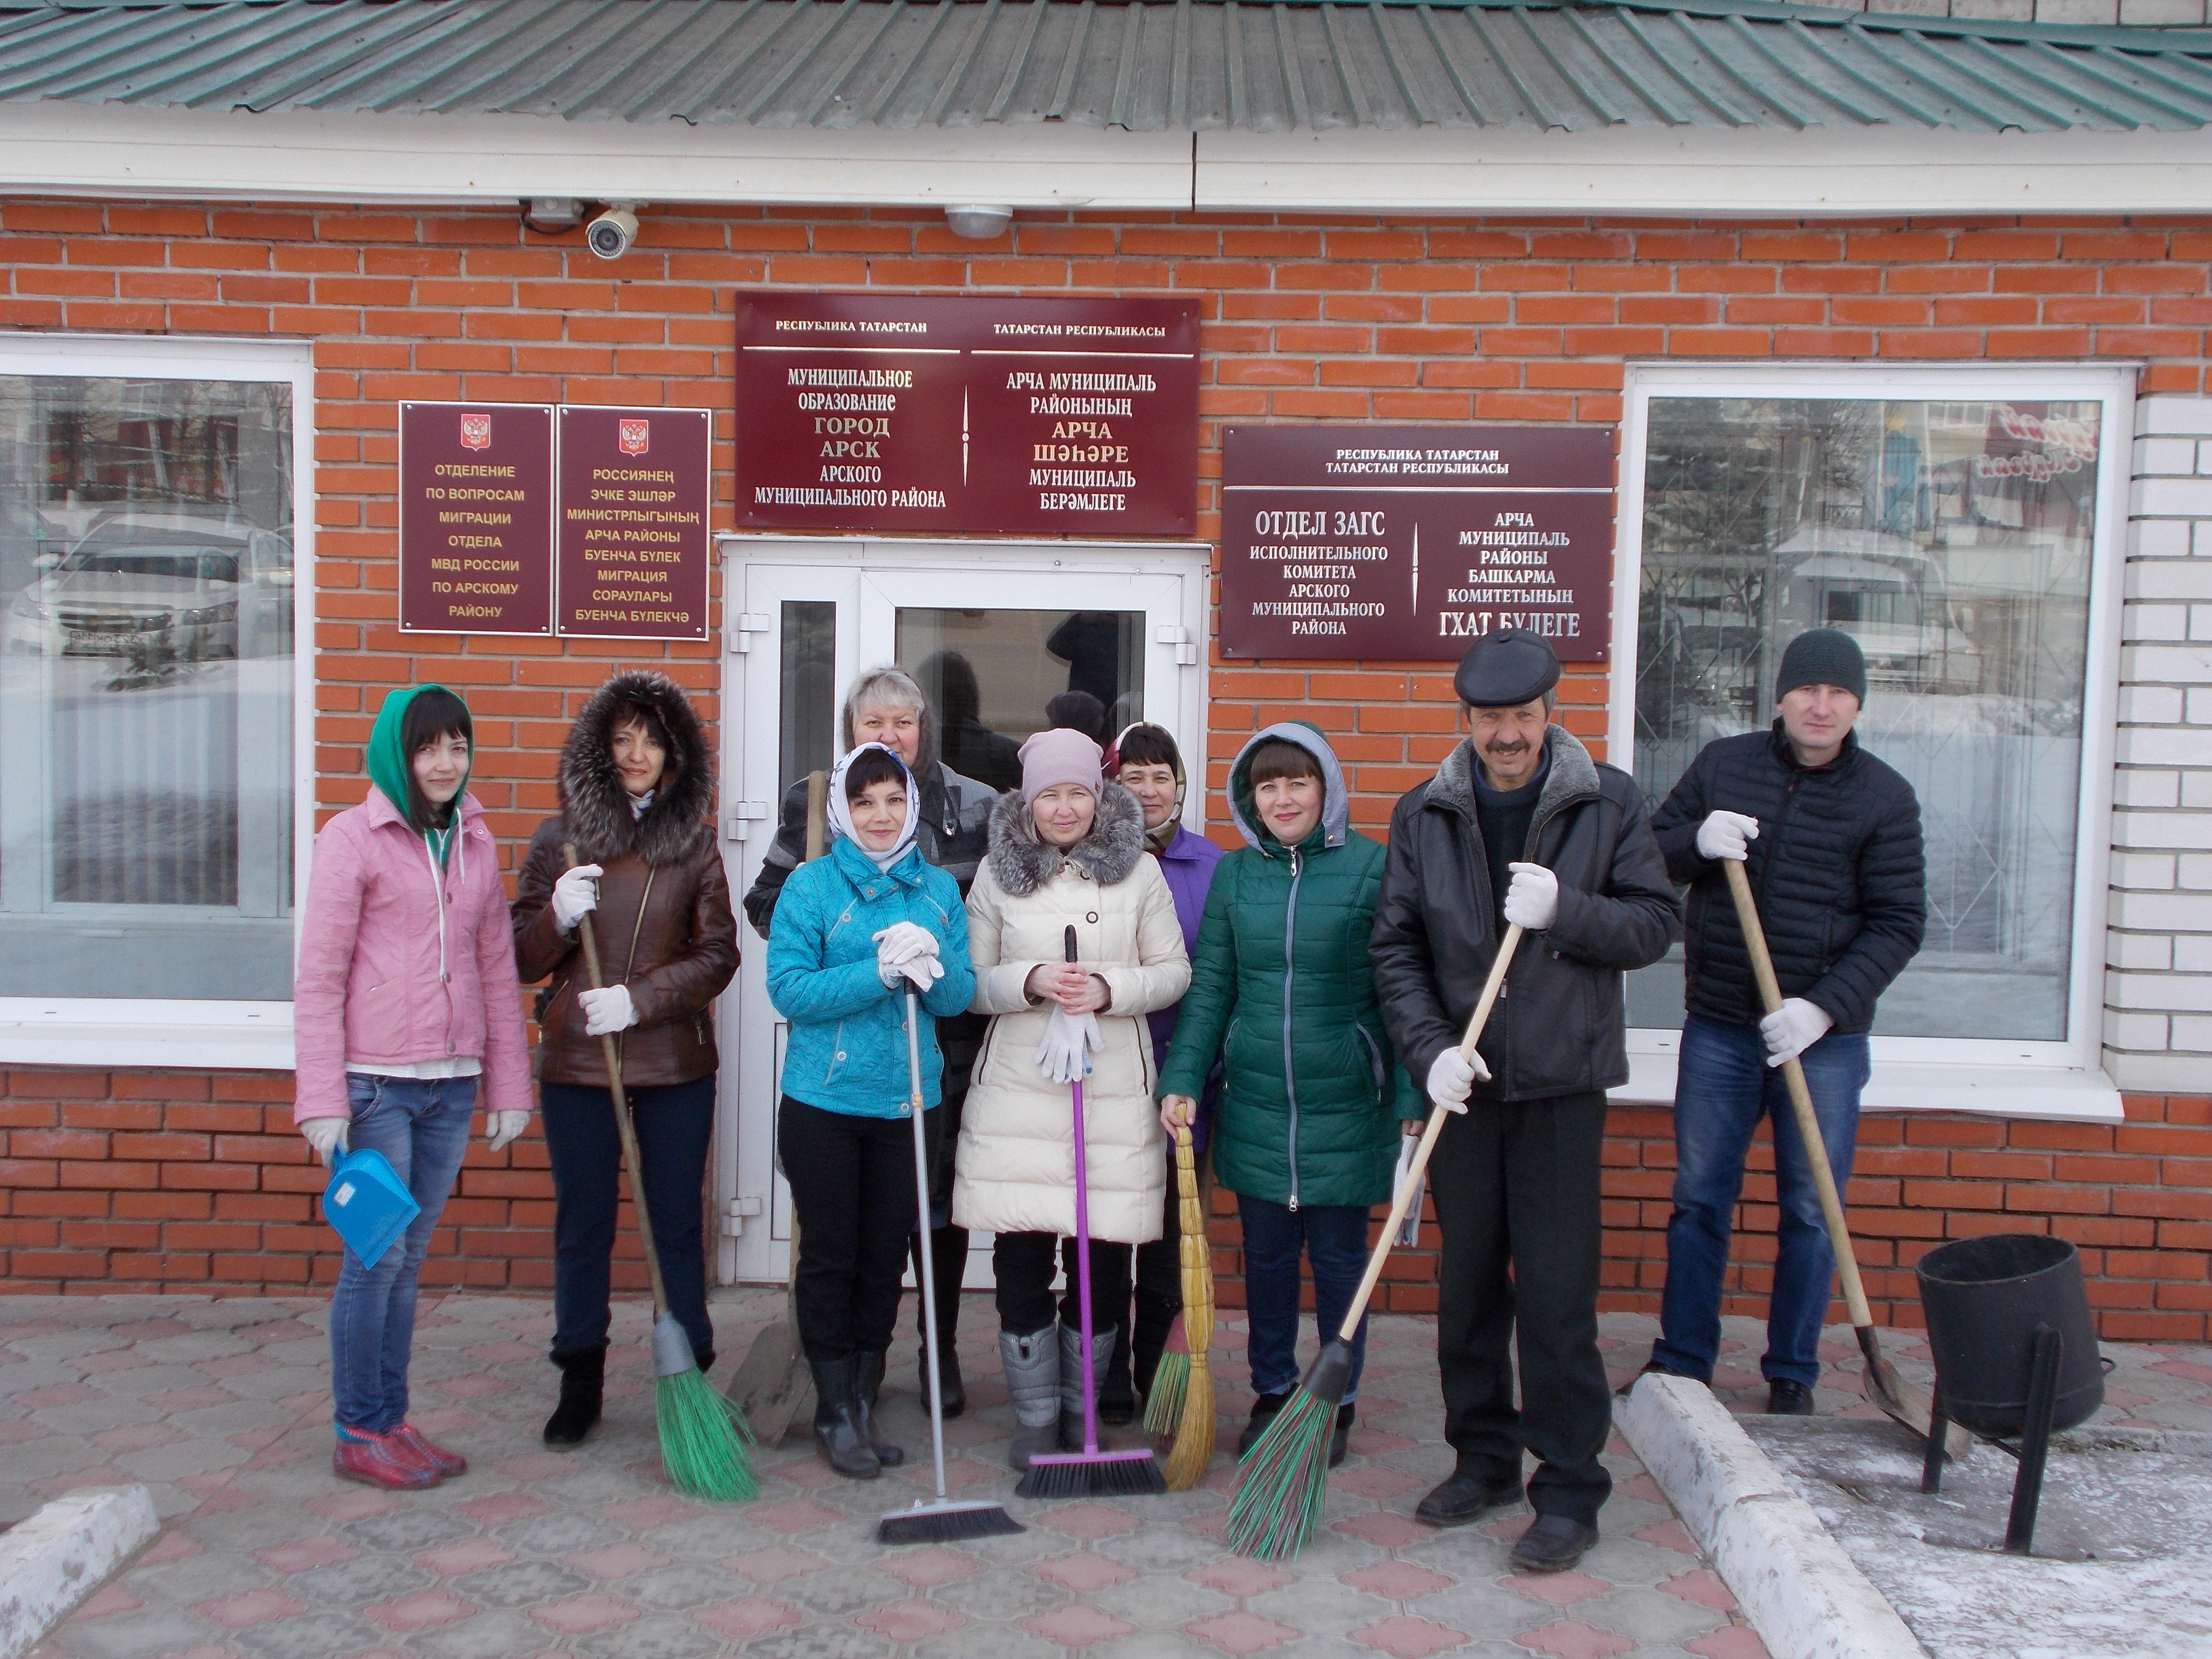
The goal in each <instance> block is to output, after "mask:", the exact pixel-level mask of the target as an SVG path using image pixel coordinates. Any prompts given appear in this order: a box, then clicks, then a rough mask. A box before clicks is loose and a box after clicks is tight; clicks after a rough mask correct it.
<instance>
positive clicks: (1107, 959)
mask: <svg viewBox="0 0 2212 1659" xmlns="http://www.w3.org/2000/svg"><path fill="white" fill-rule="evenodd" d="M1100 759H1101V757H1100V754H1099V750H1098V746H1097V744H1095V743H1093V742H1092V741H1091V739H1090V738H1086V737H1085V736H1083V735H1082V734H1081V733H1079V732H1069V731H1053V732H1039V733H1038V734H1037V735H1036V737H1034V738H1030V741H1029V742H1028V743H1027V744H1024V745H1023V760H1024V777H1023V787H1022V790H1021V792H1020V793H1013V792H1011V791H1010V792H1008V793H1007V794H1006V796H1005V797H1004V798H1003V799H1000V802H999V805H998V806H997V807H996V808H995V809H994V811H993V813H992V816H991V841H990V854H989V857H988V858H987V860H986V861H985V863H984V866H983V867H982V869H981V871H979V872H977V874H976V878H975V886H974V887H973V888H972V889H971V890H969V895H968V933H969V951H970V953H971V958H972V960H973V963H974V965H975V1003H974V1007H975V1012H978V1013H982V1014H988V1015H990V1016H992V1020H991V1027H990V1030H989V1031H988V1032H987V1035H986V1036H985V1037H984V1040H983V1047H982V1050H981V1054H979V1055H978V1056H977V1059H976V1062H975V1081H974V1084H973V1085H972V1087H971V1088H970V1090H969V1096H968V1105H967V1109H966V1113H965V1115H964V1116H963V1121H962V1123H961V1127H960V1141H959V1149H958V1152H957V1157H956V1159H955V1164H954V1178H953V1188H952V1219H953V1222H954V1224H955V1225H958V1226H963V1227H968V1228H971V1229H973V1228H981V1229H985V1230H987V1231H991V1232H993V1233H995V1234H996V1235H997V1240H996V1243H995V1244H994V1248H993V1261H992V1265H993V1268H994V1275H995V1277H996V1279H997V1285H998V1292H997V1294H998V1309H999V1326H1000V1335H999V1347H1000V1359H1001V1361H1002V1362H1003V1364H1005V1367H1006V1382H1007V1388H1008V1390H1009V1392H1010V1393H1011V1394H1012V1395H1013V1399H1014V1405H1015V1410H1016V1414H1017V1416H1018V1418H1019V1419H1020V1422H1021V1425H1022V1432H1021V1433H1019V1434H1018V1435H1017V1436H1016V1437H1015V1442H1014V1455H1013V1458H1012V1462H1013V1464H1014V1467H1015V1468H1027V1467H1028V1459H1029V1456H1030V1454H1031V1453H1034V1452H1042V1451H1048V1450H1051V1449H1054V1444H1055V1443H1060V1444H1062V1445H1066V1447H1067V1448H1068V1449H1074V1447H1075V1446H1079V1444H1080V1443H1081V1434H1082V1376H1081V1362H1080V1360H1079V1358H1078V1356H1079V1353H1080V1350H1081V1331H1080V1322H1079V1316H1078V1313H1077V1301H1076V1261H1075V1249H1074V1243H1073V1238H1072V1237H1070V1236H1071V1235H1073V1232H1074V1231H1075V1159H1074V1133H1073V1117H1072V1115H1071V1111H1070V1100H1069V1087H1068V1085H1066V1084H1065V1083H1059V1082H1054V1081H1053V1080H1051V1079H1049V1078H1048V1076H1047V1075H1046V1073H1045V1071H1044V1069H1043V1067H1042V1066H1041V1065H1040V1063H1039V1059H1038V1048H1039V1045H1040V1043H1041V1042H1042V1041H1043V1039H1044V1037H1045V1034H1046V1030H1047V1027H1048V1023H1049V1021H1050V1018H1051V1015H1052V1012H1053V1009H1054V1006H1055V1004H1054V1001H1053V1000H1051V994H1050V993H1049V992H1047V991H1042V990H1041V984H1042V981H1046V980H1049V979H1054V978H1057V976H1058V975H1059V974H1060V969H1061V967H1062V964H1063V962H1064V955H1065V952H1064V939H1065V937H1066V929H1067V928H1068V927H1071V926H1073V927H1074V929H1075V937H1076V948H1077V957H1078V960H1079V963H1080V965H1081V967H1082V968H1083V969H1084V970H1085V972H1086V973H1087V974H1088V975H1090V976H1091V979H1092V980H1094V981H1097V984H1096V986H1095V987H1093V990H1092V994H1091V996H1090V997H1087V998H1085V1000H1089V1001H1093V1002H1096V1001H1097V999H1098V998H1100V997H1103V1006H1097V1007H1096V1009H1095V1012H1093V1013H1092V1014H1091V1018H1093V1019H1094V1020H1095V1021H1096V1023H1097V1043H1096V1045H1095V1047H1093V1048H1092V1050H1091V1073H1090V1076H1089V1077H1088V1078H1087V1079H1085V1083H1084V1090H1083V1112H1084V1121H1085V1135H1084V1158H1085V1172H1086V1175H1087V1176H1088V1183H1087V1184H1088V1200H1089V1202H1088V1209H1089V1222H1090V1231H1091V1243H1092V1256H1091V1270H1092V1275H1093V1281H1094V1283H1097V1282H1100V1281H1105V1282H1115V1278H1116V1277H1117V1276H1115V1275H1111V1274H1109V1267H1110V1265H1111V1264H1112V1262H1113V1261H1114V1260H1115V1257H1116V1255H1118V1257H1119V1258H1120V1259H1121V1261H1122V1262H1123V1263H1124V1265H1126V1261H1127V1255H1128V1252H1129V1250H1130V1249H1131V1248H1132V1247H1133V1246H1134V1245H1137V1244H1142V1243H1149V1242H1150V1241H1151V1240H1152V1239H1155V1238H1157V1237H1159V1233H1160V1214H1161V1207H1162V1205H1163V1202H1164V1200H1165V1197H1166V1191H1165V1185H1164V1183H1165V1178H1166V1176H1165V1171H1166V1167H1167V1165H1166V1161H1165V1159H1164V1158H1163V1157H1162V1155H1161V1148H1162V1144H1163V1138H1162V1132H1161V1129H1160V1127H1159V1121H1158V1116H1157V1115H1156V1113H1155V1110H1154V1109H1153V1107H1152V1097H1153V1090H1154V1085H1155V1083H1156V1081H1157V1079H1156V1077H1155V1074H1154V1067H1153V1060H1152V1039H1151V1034H1150V1031H1149V1030H1148V1029H1147V1027H1146V1023H1145V1016H1146V1014H1147V1013H1149V1012H1152V1010H1153V1009H1155V1008H1164V1007H1168V1006H1171V1005H1172V1004H1174V1003H1175V1002H1176V1001H1177V1000H1180V999H1181V997H1182V994H1183V991H1184V989H1185V988H1186V987H1188V984H1189V982H1190V961H1189V957H1188V955H1187V954H1186V953H1185V951H1184V949H1183V942H1182V925H1181V923H1180V922H1178V921H1176V909H1175V899H1174V896H1172V895H1171V894H1170V892H1169V890H1168V885H1167V882H1166V879H1165V878H1164V877H1163V876H1162V875H1161V873H1160V869H1159V865H1158V862H1157V861H1156V860H1152V859H1150V858H1147V857H1146V855H1145V848H1144V827H1145V821H1144V812H1143V810H1142V809H1141V808H1140V807H1139V805H1137V802H1136V799H1135V797H1133V796H1132V795H1131V794H1130V793H1129V792H1128V791H1127V790H1126V789H1124V788H1123V787H1121V785H1120V784H1118V783H1107V782H1105V781H1103V779H1102V778H1101V777H1100V775H1099V763H1100ZM1071 785H1073V786H1075V787H1080V788H1082V789H1084V790H1087V791H1088V792H1089V793H1090V796H1091V802H1092V803H1095V807H1094V810H1093V811H1092V813H1091V817H1090V822H1089V825H1088V829H1087V831H1086V832H1085V833H1084V834H1083V835H1082V836H1081V838H1080V839H1079V840H1077V841H1075V842H1073V844H1072V845H1068V846H1065V847H1061V846H1055V845H1054V844H1052V842H1051V840H1050V839H1049V838H1048V835H1049V834H1050V833H1056V832H1054V831H1051V829H1050V823H1051V812H1050V808H1051V799H1050V798H1052V797H1058V798H1060V799H1062V800H1063V801H1064V800H1065V799H1066V793H1067V787H1068V786H1071ZM1041 795H1042V796H1045V797H1047V798H1048V799H1039V797H1040V796H1041ZM1041 817H1042V818H1044V819H1045V820H1046V821H1047V824H1048V830H1047V831H1044V832H1041V831H1040V829H1039V820H1040V818H1041ZM1062 1239H1066V1240H1067V1243H1066V1249H1065V1256H1066V1271H1067V1288H1066V1294H1065V1295H1064V1296H1063V1297H1061V1299H1060V1310H1059V1312H1060V1323H1059V1328H1058V1334H1057V1339H1056V1340H1055V1334H1054V1308H1053V1300H1052V1279H1053V1273H1054V1259H1053V1258H1054V1249H1055V1247H1056V1243H1057V1242H1058V1241H1060V1240H1062ZM1091 1323H1092V1326H1093V1329H1094V1335H1103V1339H1104V1340H1103V1341H1094V1342H1093V1344H1092V1349H1093V1352H1092V1363H1093V1369H1094V1370H1095V1371H1098V1372H1101V1373H1103V1368H1104V1366H1105V1364H1106V1363H1107V1361H1108V1359H1109V1358H1110V1356H1111V1352H1112V1348H1113V1333H1114V1328H1115V1323H1114V1315H1113V1312H1112V1310H1110V1309H1109V1308H1106V1307H1104V1306H1103V1303H1102V1304H1100V1305H1096V1306H1094V1307H1093V1309H1092V1313H1091Z"/></svg>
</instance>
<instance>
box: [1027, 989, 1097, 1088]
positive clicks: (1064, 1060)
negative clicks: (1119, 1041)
mask: <svg viewBox="0 0 2212 1659" xmlns="http://www.w3.org/2000/svg"><path fill="white" fill-rule="evenodd" d="M1097 1046H1098V1022H1097V1019H1096V1018H1093V1017H1091V1015H1089V1014H1071V1013H1069V1012H1067V1010H1066V1009H1065V1008H1063V1007H1061V1006H1060V1005H1059V1004H1058V1003H1056V1002H1055V1003H1054V1004H1053V1006H1052V1014H1051V1017H1050V1018H1048V1019H1047V1020H1046V1021H1045V1023H1044V1041H1043V1042H1040V1043H1038V1044H1037V1051H1036V1062H1037V1064H1038V1065H1039V1066H1042V1067H1043V1068H1044V1074H1045V1076H1046V1077H1048V1079H1051V1080H1052V1081H1053V1082H1054V1083H1075V1082H1079V1081H1080V1080H1081V1079H1084V1078H1086V1077H1089V1076H1090V1075H1091V1050H1092V1049H1093V1048H1097Z"/></svg>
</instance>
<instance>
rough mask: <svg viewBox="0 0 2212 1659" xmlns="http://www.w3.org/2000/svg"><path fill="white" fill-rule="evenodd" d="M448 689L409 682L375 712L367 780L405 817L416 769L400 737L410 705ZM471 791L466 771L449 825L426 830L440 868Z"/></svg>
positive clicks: (474, 757)
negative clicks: (410, 683)
mask: <svg viewBox="0 0 2212 1659" xmlns="http://www.w3.org/2000/svg"><path fill="white" fill-rule="evenodd" d="M447 689H448V688H447V687H445V686H442V685H410V686H409V687H407V688H406V689H405V690H399V691H394V692H393V693H392V695H391V696H387V697H386V698H385V700H384V707H383V708H380V709H378V710H377V711H376V725H375V726H374V727H373V728H371V730H370V732H369V734H368V781H370V782H371V783H373V784H374V785H375V786H376V787H378V788H379V789H380V790H381V791H383V793H384V798H385V799H386V800H388V801H390V802H391V803H392V810H393V811H396V812H398V814H399V816H400V817H403V818H404V817H407V803H408V800H409V799H410V792H409V790H408V787H407V786H408V781H409V779H410V776H411V775H412V773H413V771H414V766H413V757H411V756H410V755H409V754H408V752H407V745H406V744H405V742H404V740H403V738H401V736H400V733H401V732H402V731H403V730H404V728H405V726H406V724H407V708H408V705H409V704H410V703H411V702H414V701H415V699H416V698H417V697H419V696H422V693H424V692H425V691H443V690H447ZM469 759H470V762H471V766H473V764H474V763H475V760H476V754H475V751H474V750H471V751H470V755H469ZM468 791H469V780H468V775H467V774H466V773H463V774H462V775H461V787H460V793H459V794H456V795H455V796H454V797H453V809H454V810H453V817H451V818H450V819H449V820H448V821H447V826H446V828H445V829H430V830H425V831H424V832H423V836H422V839H423V840H424V841H426V842H428V843H429V844H430V848H431V850H432V851H433V852H435V853H436V854H437V855H438V863H439V865H440V866H441V868H442V867H443V866H444V865H445V862H446V855H447V853H448V852H449V851H450V850H451V849H452V846H453V830H454V829H456V828H458V827H459V823H460V821H461V817H460V804H461V797H462V796H463V795H465V794H467V793H468Z"/></svg>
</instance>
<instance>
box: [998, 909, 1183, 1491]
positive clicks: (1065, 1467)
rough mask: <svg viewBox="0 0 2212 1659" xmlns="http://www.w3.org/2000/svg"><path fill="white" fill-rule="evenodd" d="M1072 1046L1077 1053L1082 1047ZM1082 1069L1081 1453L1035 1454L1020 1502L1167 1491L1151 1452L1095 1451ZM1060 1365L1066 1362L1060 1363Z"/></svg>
mask: <svg viewBox="0 0 2212 1659" xmlns="http://www.w3.org/2000/svg"><path fill="white" fill-rule="evenodd" d="M1066 946H1067V960H1068V961H1070V962H1073V961H1074V960H1075V929H1074V927H1073V926H1071V927H1069V928H1068V930H1067V933H1066ZM1077 1047H1078V1048H1079V1049H1080V1048H1081V1045H1080V1044H1078V1045H1077ZM1087 1065H1088V1061H1087V1060H1085V1059H1084V1058H1082V1057H1080V1055H1079V1058H1078V1060H1077V1063H1076V1072H1075V1075H1074V1076H1073V1078H1072V1079H1069V1082H1068V1087H1069V1091H1070V1100H1071V1105H1072V1109H1073V1113H1074V1117H1075V1282H1076V1310H1077V1314H1078V1316H1079V1317H1080V1318H1081V1320H1082V1321H1083V1340H1082V1343H1081V1345H1080V1347H1081V1352H1082V1358H1083V1449H1082V1450H1081V1451H1073V1452H1039V1453H1037V1454H1036V1455H1035V1456H1033V1457H1031V1458H1030V1468H1029V1473H1028V1474H1024V1476H1023V1477H1022V1483H1021V1485H1019V1486H1016V1487H1015V1488H1014V1492H1015V1495H1016V1496H1017V1497H1021V1498H1143V1497H1148V1496H1151V1495H1152V1494H1155V1493H1159V1492H1165V1491H1167V1489H1168V1485H1167V1481H1166V1480H1164V1478H1163V1477H1162V1475H1161V1474H1160V1466H1159V1464H1158V1462H1156V1461H1155V1460H1154V1458H1153V1456H1152V1448H1151V1447H1149V1446H1146V1447H1142V1448H1139V1449H1135V1450H1131V1451H1102V1450H1100V1449H1099V1447H1098V1389H1097V1383H1096V1381H1095V1380H1094V1379H1095V1376H1096V1373H1095V1372H1093V1370H1091V1200H1090V1196H1089V1194H1088V1190H1087V1188H1088V1182H1089V1179H1090V1177H1089V1175H1088V1172H1087V1171H1086V1170H1085V1167H1084V1152H1083V1139H1084V1137H1083V1073H1084V1071H1085V1068H1086V1067H1087ZM1062 1352H1063V1355H1064V1353H1065V1350H1063V1351H1062ZM1061 1363H1062V1364H1065V1363H1066V1360H1065V1358H1063V1359H1062V1362H1061Z"/></svg>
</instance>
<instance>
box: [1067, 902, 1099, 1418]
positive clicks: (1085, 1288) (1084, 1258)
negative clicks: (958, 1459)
mask: <svg viewBox="0 0 2212 1659" xmlns="http://www.w3.org/2000/svg"><path fill="white" fill-rule="evenodd" d="M1066 951H1067V959H1068V961H1070V962H1073V961H1074V960H1075V927H1074V925H1073V923H1070V924H1069V926H1068V929H1067V933H1066ZM1068 1086H1069V1089H1070V1091H1071V1099H1072V1100H1073V1104H1074V1109H1075V1304H1076V1309H1077V1317H1079V1319H1081V1320H1082V1321H1083V1449H1084V1450H1085V1451H1093V1450H1096V1449H1097V1445H1098V1402H1097V1401H1096V1400H1095V1399H1093V1398H1092V1397H1091V1395H1092V1389H1091V1198H1090V1186H1091V1182H1090V1177H1089V1176H1088V1175H1087V1174H1086V1173H1085V1170H1084V1164H1083V1078H1082V1075H1081V1073H1078V1074H1077V1076H1076V1079H1075V1080H1074V1082H1073V1083H1072V1084H1071V1085H1068Z"/></svg>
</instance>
